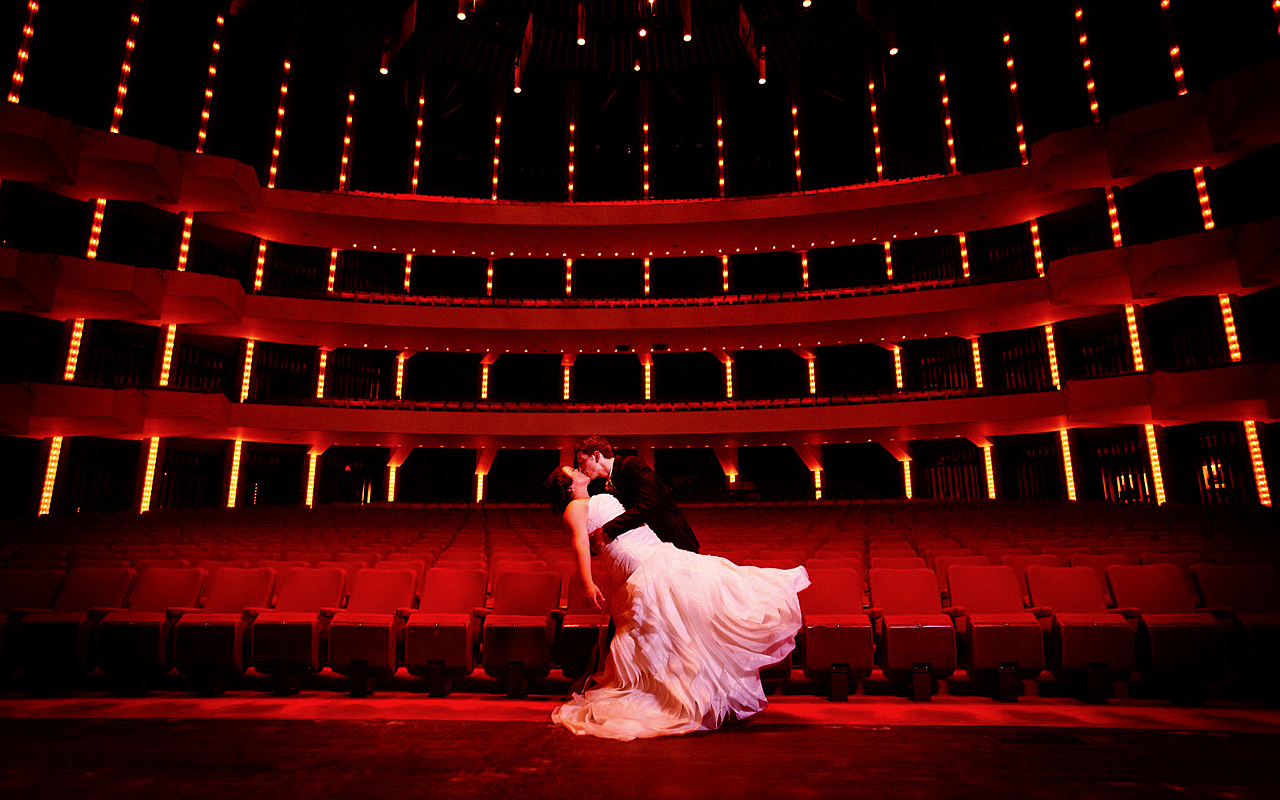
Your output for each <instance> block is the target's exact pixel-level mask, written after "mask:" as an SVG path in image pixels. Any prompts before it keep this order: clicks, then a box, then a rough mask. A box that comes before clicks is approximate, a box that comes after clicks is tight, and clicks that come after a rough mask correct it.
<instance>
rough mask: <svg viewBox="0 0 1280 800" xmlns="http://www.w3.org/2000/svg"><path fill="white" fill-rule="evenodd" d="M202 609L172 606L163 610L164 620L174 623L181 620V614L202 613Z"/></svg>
mask: <svg viewBox="0 0 1280 800" xmlns="http://www.w3.org/2000/svg"><path fill="white" fill-rule="evenodd" d="M203 610H204V609H202V608H195V607H194V606H173V607H171V608H166V609H165V610H164V618H165V619H166V620H168V621H169V622H176V621H178V620H180V619H182V615H183V614H195V613H199V612H201V611H203Z"/></svg>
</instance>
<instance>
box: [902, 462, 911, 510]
mask: <svg viewBox="0 0 1280 800" xmlns="http://www.w3.org/2000/svg"><path fill="white" fill-rule="evenodd" d="M902 493H903V494H904V495H906V498H907V499H908V500H910V499H911V459H909V458H904V459H902Z"/></svg>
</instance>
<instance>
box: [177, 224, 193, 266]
mask: <svg viewBox="0 0 1280 800" xmlns="http://www.w3.org/2000/svg"><path fill="white" fill-rule="evenodd" d="M195 219H196V215H195V214H186V215H184V216H183V218H182V244H180V245H178V272H186V271H187V256H188V255H189V254H190V253H191V226H192V224H193V223H194V222H195Z"/></svg>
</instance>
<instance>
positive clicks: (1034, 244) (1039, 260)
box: [1031, 219, 1044, 278]
mask: <svg viewBox="0 0 1280 800" xmlns="http://www.w3.org/2000/svg"><path fill="white" fill-rule="evenodd" d="M1031 249H1032V251H1033V252H1034V253H1035V257H1036V275H1037V276H1039V277H1041V278H1043V277H1044V251H1043V250H1041V249H1040V222H1039V221H1038V220H1034V219H1033V220H1031Z"/></svg>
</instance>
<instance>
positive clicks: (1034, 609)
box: [1027, 606, 1053, 619]
mask: <svg viewBox="0 0 1280 800" xmlns="http://www.w3.org/2000/svg"><path fill="white" fill-rule="evenodd" d="M1027 610H1028V611H1030V612H1031V613H1032V614H1035V615H1036V617H1037V618H1040V619H1043V618H1044V617H1052V616H1053V609H1052V608H1050V607H1049V606H1031V607H1030V608H1028V609H1027Z"/></svg>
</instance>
